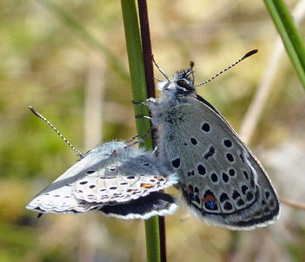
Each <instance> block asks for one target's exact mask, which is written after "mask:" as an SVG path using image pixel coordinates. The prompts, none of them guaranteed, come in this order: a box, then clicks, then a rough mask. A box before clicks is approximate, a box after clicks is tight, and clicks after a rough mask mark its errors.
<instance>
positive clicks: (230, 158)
mask: <svg viewBox="0 0 305 262" xmlns="http://www.w3.org/2000/svg"><path fill="white" fill-rule="evenodd" d="M226 158H227V160H228V161H229V162H231V163H232V162H234V157H233V155H232V154H231V153H226Z"/></svg>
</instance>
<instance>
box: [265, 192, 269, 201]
mask: <svg viewBox="0 0 305 262" xmlns="http://www.w3.org/2000/svg"><path fill="white" fill-rule="evenodd" d="M265 196H266V199H268V198H269V197H270V192H269V191H266V192H265Z"/></svg>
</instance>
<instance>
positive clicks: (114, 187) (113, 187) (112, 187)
mask: <svg viewBox="0 0 305 262" xmlns="http://www.w3.org/2000/svg"><path fill="white" fill-rule="evenodd" d="M109 189H110V190H116V189H117V187H116V186H111V187H109Z"/></svg>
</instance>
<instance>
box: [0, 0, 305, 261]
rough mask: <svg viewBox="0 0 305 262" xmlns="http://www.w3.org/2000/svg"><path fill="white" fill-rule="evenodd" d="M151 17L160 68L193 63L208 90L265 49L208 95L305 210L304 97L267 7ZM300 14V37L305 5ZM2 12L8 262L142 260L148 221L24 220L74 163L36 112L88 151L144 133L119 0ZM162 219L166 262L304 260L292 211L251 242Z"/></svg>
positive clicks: (302, 224) (237, 4) (2, 223)
mask: <svg viewBox="0 0 305 262" xmlns="http://www.w3.org/2000/svg"><path fill="white" fill-rule="evenodd" d="M302 2H303V3H304V1H302ZM286 3H287V4H288V6H289V7H290V9H291V10H293V9H295V8H296V6H297V4H298V2H297V1H292V0H289V1H288V0H287V1H286ZM148 8H149V18H150V28H151V38H152V46H153V53H154V57H155V59H156V61H157V62H158V64H159V65H160V66H161V67H162V68H163V69H164V70H165V71H166V72H167V73H168V74H172V73H174V72H175V70H178V69H181V68H185V67H188V65H189V61H190V60H193V61H195V71H196V81H197V82H201V81H204V80H206V79H207V78H209V77H211V76H212V75H214V74H215V73H217V72H218V71H220V70H221V69H223V68H225V67H227V66H228V65H230V64H231V63H233V62H235V61H236V60H237V59H238V58H240V57H241V56H242V55H244V54H245V53H246V52H247V51H250V50H251V49H255V48H257V49H259V53H258V54H256V55H255V56H253V57H251V58H249V59H247V60H246V61H244V62H242V64H240V65H238V66H237V67H236V68H234V69H232V70H230V71H229V72H227V73H225V74H224V75H222V76H220V77H219V78H217V79H216V80H214V81H213V82H212V83H210V84H208V85H206V86H204V87H199V88H198V92H199V94H200V95H202V96H203V97H205V98H206V99H207V100H208V101H210V102H211V103H212V104H213V105H214V106H215V107H216V108H218V110H219V111H220V112H221V113H222V114H223V115H224V116H225V117H226V118H227V120H228V121H229V122H230V123H231V124H232V126H233V127H234V128H235V129H236V130H237V131H240V133H241V136H242V137H243V138H244V139H245V140H246V141H247V143H248V144H249V145H250V147H251V149H252V150H253V151H254V152H255V154H256V155H257V156H258V158H259V159H260V160H261V162H262V163H263V164H264V166H265V168H266V169H267V171H268V172H269V174H270V177H271V179H272V181H273V183H274V185H275V187H276V189H277V191H278V193H279V195H280V196H281V197H285V198H290V199H294V200H299V201H303V200H304V199H305V191H304V188H305V174H304V170H305V161H304V159H305V150H304V149H305V139H304V138H305V132H304V128H305V117H304V113H305V99H304V97H305V96H304V90H303V89H302V87H301V84H300V82H299V80H298V78H297V75H296V73H295V71H294V69H293V67H292V65H291V63H290V61H289V59H288V57H287V55H286V54H285V52H284V51H283V49H282V47H281V45H280V42H279V40H278V34H277V31H276V29H275V27H274V25H273V24H272V21H271V19H270V17H269V14H268V12H267V10H266V8H265V6H264V4H263V1H246V0H239V1H236V0H230V1H228V0H218V1H206V0H204V1H203V0H200V1H199V0H193V1H191V2H187V1H185V0H184V1H183V0H178V1H169V0H166V1H150V2H149V3H148ZM296 9H297V11H298V12H299V13H301V14H297V15H299V17H300V19H299V20H301V24H300V26H299V28H300V30H301V34H302V35H303V36H304V33H305V31H304V30H305V27H304V24H305V23H304V19H302V17H303V16H302V14H303V13H304V10H303V9H305V8H304V4H303V5H301V4H299V6H298V7H297V8H296ZM0 10H1V11H0V12H1V16H0V20H1V22H0V23H1V26H0V59H1V62H0V135H1V137H0V155H1V157H0V196H1V197H0V261H1V262H6V261H31V262H40V261H86V262H91V261H92V262H93V261H96V262H97V261H98V262H104V261H145V238H144V226H143V225H144V224H143V221H124V220H118V219H115V218H107V217H104V216H102V215H101V214H99V213H90V214H84V215H53V214H50V215H48V214H46V215H44V216H42V217H41V218H40V219H36V216H37V213H34V212H31V211H28V210H26V209H25V205H26V204H27V203H28V202H29V201H30V200H31V199H32V198H33V197H34V196H35V195H36V194H37V193H38V192H39V191H41V190H42V189H43V188H44V187H45V186H47V185H48V184H49V183H51V182H52V181H53V180H54V179H55V178H57V177H58V176H59V175H60V174H62V173H63V172H64V171H65V170H66V169H68V168H69V167H70V166H71V165H73V164H74V163H75V162H76V160H77V159H78V158H77V156H76V154H75V152H74V151H72V150H71V149H70V148H69V147H68V146H67V145H65V143H64V142H63V141H62V140H61V139H60V138H59V137H58V136H57V135H56V134H55V133H54V132H53V131H52V130H51V129H50V128H49V127H48V126H47V125H46V124H45V123H43V121H41V120H39V119H38V118H37V117H35V116H34V115H33V114H32V113H31V112H30V111H29V110H28V108H27V107H28V106H29V105H32V106H33V107H34V108H35V109H36V110H38V111H39V112H41V113H42V114H43V115H44V116H46V117H47V118H48V119H49V120H50V121H51V122H52V123H53V124H54V125H55V126H56V127H57V128H58V129H59V130H60V131H61V132H62V134H63V135H64V136H66V137H67V138H68V139H69V140H70V141H71V142H72V143H73V144H74V146H76V147H77V148H78V149H79V150H80V151H82V152H86V151H87V150H88V149H90V148H93V147H94V146H96V145H97V144H99V143H100V142H101V141H107V140H111V139H128V138H130V137H131V136H133V135H134V134H135V132H136V131H135V121H134V115H133V106H132V104H131V100H132V97H131V90H130V82H129V78H128V63H127V54H126V47H125V37H124V30H123V22H122V15H121V6H120V2H119V1H110V0H103V1H84V0H78V1H71V0H68V1H64V2H63V1H46V0H40V1H34V0H32V1H30V0H29V1H9V0H3V1H1V3H0ZM302 10H303V13H302ZM156 75H157V76H159V77H161V76H160V74H159V72H156ZM258 90H260V91H259V93H258V94H259V95H258V94H257V92H258ZM250 105H251V107H249V106H250ZM170 192H171V193H173V194H175V195H178V193H177V192H176V191H175V190H174V189H171V190H170ZM166 221H167V247H168V260H169V261H212V262H213V261H232V262H233V261H234V262H235V261H236V262H239V261H305V253H304V250H305V219H304V211H299V210H297V209H295V208H292V207H289V206H285V205H283V206H282V216H281V218H280V220H279V221H278V222H276V223H275V224H274V225H271V226H268V227H267V228H261V229H257V230H255V231H251V232H242V233H236V232H232V231H228V230H226V229H220V228H215V227H208V226H207V225H206V224H203V223H199V222H198V221H197V220H195V219H194V218H191V217H188V215H187V213H185V211H184V210H183V209H180V210H179V212H177V213H176V214H175V215H173V216H170V217H167V218H166Z"/></svg>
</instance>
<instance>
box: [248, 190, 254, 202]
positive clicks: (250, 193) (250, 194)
mask: <svg viewBox="0 0 305 262" xmlns="http://www.w3.org/2000/svg"><path fill="white" fill-rule="evenodd" d="M253 197H254V195H253V193H252V192H248V193H247V200H248V201H251V200H252V199H253Z"/></svg>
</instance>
